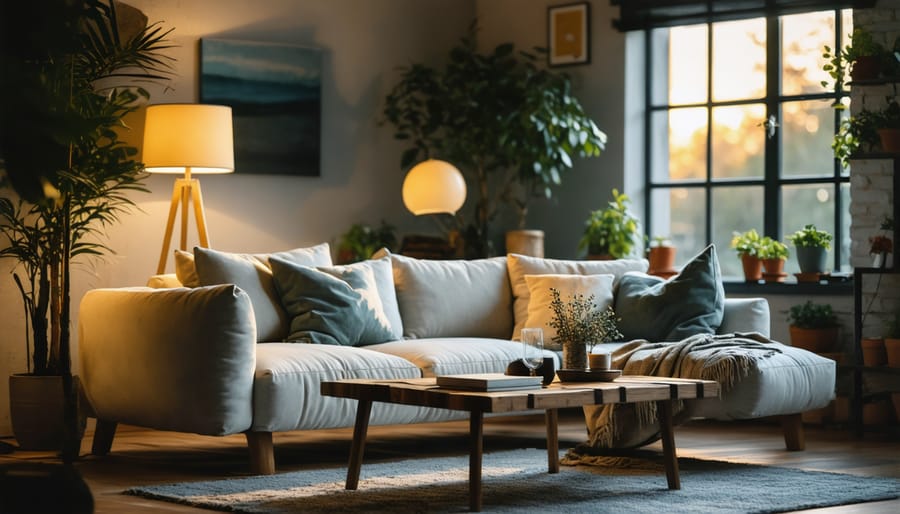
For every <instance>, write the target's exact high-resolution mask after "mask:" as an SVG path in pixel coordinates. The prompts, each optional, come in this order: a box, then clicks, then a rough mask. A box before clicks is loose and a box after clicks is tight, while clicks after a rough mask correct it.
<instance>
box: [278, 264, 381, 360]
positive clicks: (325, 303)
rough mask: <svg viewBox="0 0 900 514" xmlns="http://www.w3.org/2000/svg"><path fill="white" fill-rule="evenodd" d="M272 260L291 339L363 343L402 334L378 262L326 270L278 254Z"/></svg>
mask: <svg viewBox="0 0 900 514" xmlns="http://www.w3.org/2000/svg"><path fill="white" fill-rule="evenodd" d="M269 264H270V265H271V266H272V277H273V279H274V282H275V289H276V290H277V291H278V294H279V296H280V297H281V303H282V305H283V306H284V309H285V311H286V312H287V314H288V317H289V318H290V319H291V323H290V330H289V335H288V337H287V339H288V340H289V341H300V342H306V343H317V344H335V345H343V346H360V345H366V344H375V343H384V342H386V341H393V340H394V339H396V337H395V336H394V334H393V331H392V328H391V325H390V321H389V318H388V316H387V315H386V314H385V310H384V306H383V305H382V302H381V299H380V297H379V295H378V290H377V282H376V279H375V273H374V270H373V269H372V267H368V266H360V267H351V266H340V267H339V268H340V269H339V270H338V269H327V268H323V270H321V271H320V270H318V269H315V268H312V267H309V266H303V265H299V264H294V263H292V262H289V261H285V260H282V259H279V258H278V257H274V256H272V257H269Z"/></svg>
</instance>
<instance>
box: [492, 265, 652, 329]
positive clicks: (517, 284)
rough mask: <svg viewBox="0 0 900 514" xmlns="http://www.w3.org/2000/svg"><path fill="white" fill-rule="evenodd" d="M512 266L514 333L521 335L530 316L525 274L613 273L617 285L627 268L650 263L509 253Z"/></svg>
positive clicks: (636, 268) (510, 280)
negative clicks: (547, 257)
mask: <svg viewBox="0 0 900 514" xmlns="http://www.w3.org/2000/svg"><path fill="white" fill-rule="evenodd" d="M506 258H507V267H508V269H509V283H510V286H511V287H512V294H513V313H514V315H515V320H516V323H515V327H514V328H513V333H512V336H513V337H518V335H519V331H521V330H522V327H524V326H525V320H526V319H527V318H528V300H529V298H530V293H529V291H528V284H526V283H525V275H548V274H558V275H600V274H612V275H613V276H614V277H615V278H614V279H613V286H615V285H616V284H618V282H619V279H620V278H622V275H624V274H625V273H626V272H629V271H641V272H646V271H647V267H648V265H649V263H648V262H647V259H615V260H611V261H569V260H561V259H543V258H540V257H529V256H527V255H518V254H515V253H511V254H509V255H507V256H506Z"/></svg>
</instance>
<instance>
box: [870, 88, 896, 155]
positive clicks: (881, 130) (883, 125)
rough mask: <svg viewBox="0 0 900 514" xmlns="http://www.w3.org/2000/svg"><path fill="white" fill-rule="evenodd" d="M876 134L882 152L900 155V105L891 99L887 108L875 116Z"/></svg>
mask: <svg viewBox="0 0 900 514" xmlns="http://www.w3.org/2000/svg"><path fill="white" fill-rule="evenodd" d="M875 119H876V126H877V128H876V129H875V130H876V132H878V140H879V142H880V143H881V150H882V151H883V152H886V153H892V154H897V153H900V104H897V101H896V100H894V99H891V100H890V101H889V102H888V104H887V106H886V107H885V108H884V109H882V110H880V111H878V112H877V113H876V114H875Z"/></svg>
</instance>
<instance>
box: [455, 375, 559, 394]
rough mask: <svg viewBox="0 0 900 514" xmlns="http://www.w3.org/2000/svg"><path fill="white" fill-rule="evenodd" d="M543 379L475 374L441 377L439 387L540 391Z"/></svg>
mask: <svg viewBox="0 0 900 514" xmlns="http://www.w3.org/2000/svg"><path fill="white" fill-rule="evenodd" d="M542 380H543V377H541V376H536V377H530V376H527V377H523V376H512V375H504V374H503V373H474V374H466V375H441V376H439V377H437V385H438V386H440V387H446V388H448V389H466V390H471V391H510V390H517V389H540V388H541V382H542Z"/></svg>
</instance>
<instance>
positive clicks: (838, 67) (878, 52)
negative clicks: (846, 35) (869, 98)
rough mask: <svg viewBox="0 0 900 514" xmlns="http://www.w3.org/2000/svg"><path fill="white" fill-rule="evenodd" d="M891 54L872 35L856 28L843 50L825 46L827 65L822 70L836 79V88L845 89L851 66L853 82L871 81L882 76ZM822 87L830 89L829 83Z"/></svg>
mask: <svg viewBox="0 0 900 514" xmlns="http://www.w3.org/2000/svg"><path fill="white" fill-rule="evenodd" d="M888 55H889V52H887V50H886V49H885V48H884V46H882V45H881V44H880V43H878V42H877V41H875V38H874V37H873V35H872V33H871V32H869V31H868V30H866V29H864V28H862V27H856V28H854V29H853V32H852V33H851V34H850V42H849V43H848V44H847V45H846V46H845V47H844V48H843V49H838V48H835V49H833V50H832V48H831V47H830V46H828V45H825V47H824V51H823V52H822V58H823V59H825V64H824V65H823V66H822V69H823V70H824V71H826V72H828V74H829V75H830V76H831V78H832V79H834V88H835V89H841V88H843V87H844V80H845V78H846V76H847V67H848V66H850V73H849V74H850V78H851V79H853V80H857V81H858V80H871V79H875V78H878V76H879V75H880V74H881V70H882V67H883V64H884V63H885V61H886V57H887V56H888ZM822 87H825V88H827V87H828V81H824V80H823V81H822Z"/></svg>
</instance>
